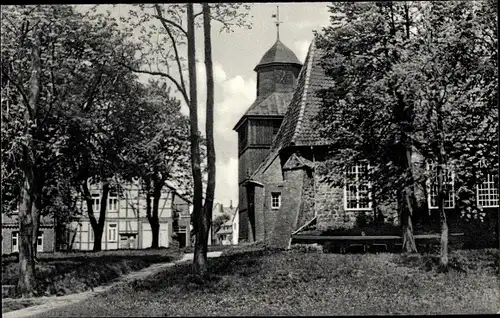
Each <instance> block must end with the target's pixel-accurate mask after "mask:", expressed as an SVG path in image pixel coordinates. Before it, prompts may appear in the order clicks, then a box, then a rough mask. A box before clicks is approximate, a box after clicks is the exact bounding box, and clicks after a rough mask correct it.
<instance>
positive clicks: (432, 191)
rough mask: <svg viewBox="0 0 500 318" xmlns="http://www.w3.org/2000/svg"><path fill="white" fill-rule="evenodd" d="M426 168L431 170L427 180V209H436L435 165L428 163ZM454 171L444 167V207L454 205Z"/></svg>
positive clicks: (436, 181)
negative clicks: (430, 175)
mask: <svg viewBox="0 0 500 318" xmlns="http://www.w3.org/2000/svg"><path fill="white" fill-rule="evenodd" d="M427 169H428V170H432V172H433V173H432V177H431V178H430V180H428V181H427V184H428V190H429V191H428V202H429V209H437V207H438V198H437V192H438V180H437V166H436V165H435V164H428V165H427ZM454 177H455V176H454V173H453V171H452V170H451V169H448V168H445V170H444V173H443V189H444V207H445V208H447V209H450V208H454V207H455V196H454V192H455V186H454Z"/></svg>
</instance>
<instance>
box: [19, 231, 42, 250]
mask: <svg viewBox="0 0 500 318" xmlns="http://www.w3.org/2000/svg"><path fill="white" fill-rule="evenodd" d="M36 245H37V250H38V251H42V248H43V232H38V236H37V238H36ZM15 252H19V232H12V253H15Z"/></svg>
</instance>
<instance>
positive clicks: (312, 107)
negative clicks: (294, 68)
mask: <svg viewBox="0 0 500 318" xmlns="http://www.w3.org/2000/svg"><path fill="white" fill-rule="evenodd" d="M323 55H324V53H323V52H322V51H320V50H319V49H318V48H317V47H316V43H315V41H314V40H313V41H312V43H311V45H310V46H309V51H308V53H307V57H306V61H305V63H304V66H303V67H302V69H301V71H300V74H299V79H298V82H297V87H296V89H295V92H294V94H293V97H292V100H291V101H290V105H289V106H288V108H287V111H286V113H285V117H284V118H283V122H282V124H281V127H280V129H279V131H278V133H277V135H276V137H275V139H274V141H273V145H272V146H271V149H283V148H286V147H290V146H320V145H328V144H330V141H329V140H327V139H325V138H323V137H321V136H320V135H319V132H318V127H317V124H316V121H315V117H316V115H317V114H318V111H319V109H320V106H321V103H322V101H321V97H319V96H318V94H317V92H318V91H319V90H321V89H324V88H327V87H329V86H330V85H331V79H330V78H328V77H327V75H326V74H325V71H324V69H323V67H322V65H321V63H322V57H323Z"/></svg>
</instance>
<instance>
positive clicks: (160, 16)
mask: <svg viewBox="0 0 500 318" xmlns="http://www.w3.org/2000/svg"><path fill="white" fill-rule="evenodd" d="M155 7H156V10H157V12H158V8H159V5H157V4H156V5H155ZM153 17H155V18H157V19H159V20H160V21H161V22H162V23H168V24H171V25H172V26H174V27H176V28H177V29H178V30H179V31H181V32H182V34H184V36H187V31H186V30H184V28H183V27H182V26H181V25H180V24H178V23H175V22H174V21H172V20H169V19H165V18H164V17H163V16H162V15H161V13H160V14H159V15H153Z"/></svg>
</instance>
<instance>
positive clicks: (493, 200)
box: [477, 174, 498, 208]
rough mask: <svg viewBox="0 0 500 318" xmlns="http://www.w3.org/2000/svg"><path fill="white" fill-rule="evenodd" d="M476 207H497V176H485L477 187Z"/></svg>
mask: <svg viewBox="0 0 500 318" xmlns="http://www.w3.org/2000/svg"><path fill="white" fill-rule="evenodd" d="M477 205H478V206H481V207H484V208H490V207H498V176H497V177H495V176H494V175H491V174H487V175H486V176H485V177H484V178H483V182H481V183H479V184H478V185H477Z"/></svg>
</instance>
